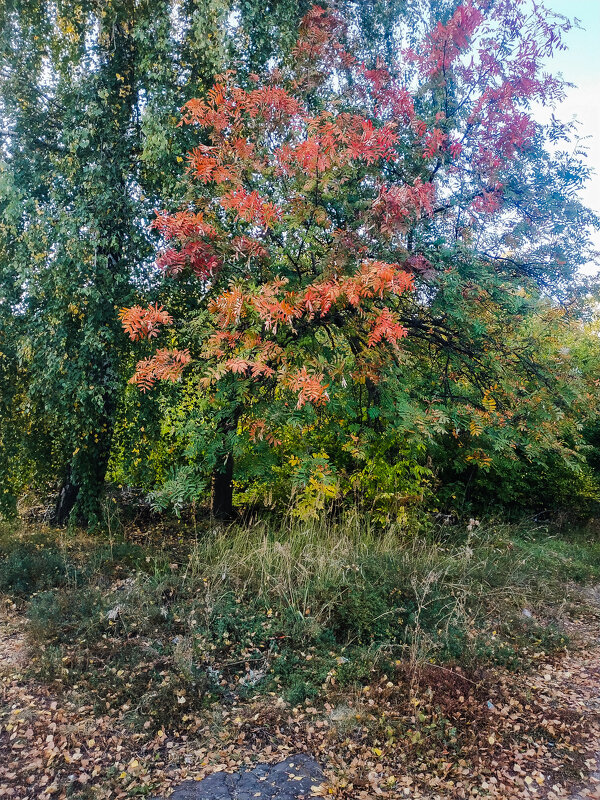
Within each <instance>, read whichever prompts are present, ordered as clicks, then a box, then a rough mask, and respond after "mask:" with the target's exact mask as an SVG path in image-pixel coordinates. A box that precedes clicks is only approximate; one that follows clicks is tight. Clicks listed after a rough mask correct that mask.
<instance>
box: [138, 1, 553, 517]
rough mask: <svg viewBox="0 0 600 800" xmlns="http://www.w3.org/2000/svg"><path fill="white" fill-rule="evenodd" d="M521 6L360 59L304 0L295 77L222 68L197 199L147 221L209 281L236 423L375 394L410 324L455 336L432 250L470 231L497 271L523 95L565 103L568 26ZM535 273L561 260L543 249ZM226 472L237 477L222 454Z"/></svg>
mask: <svg viewBox="0 0 600 800" xmlns="http://www.w3.org/2000/svg"><path fill="white" fill-rule="evenodd" d="M528 9H529V6H528V4H527V3H525V2H524V0H497V1H496V2H493V3H492V2H490V1H489V0H468V2H466V3H464V4H463V5H461V6H459V7H458V8H457V9H456V11H455V12H454V14H453V15H452V16H451V17H450V18H449V19H448V20H447V21H446V22H445V23H442V22H439V23H438V24H436V26H435V27H434V28H433V29H432V30H430V31H428V32H426V33H425V34H424V36H423V38H422V40H421V41H420V43H419V45H418V46H416V47H414V48H412V49H411V48H405V49H404V50H403V51H402V52H401V54H400V59H399V62H398V63H397V64H388V65H384V64H382V63H377V64H370V65H366V64H363V63H361V62H360V61H359V60H358V59H357V58H355V56H354V55H353V47H352V41H351V40H352V33H351V31H348V30H347V29H346V27H345V25H344V21H343V20H342V19H340V17H339V16H337V15H336V14H335V12H332V11H326V10H325V9H323V8H320V7H319V6H315V7H313V8H312V10H311V11H310V12H309V13H308V14H307V16H306V17H305V18H304V20H303V22H302V25H301V28H300V33H299V38H298V42H297V45H296V47H295V50H294V52H293V56H292V60H291V64H290V65H289V66H288V67H286V68H283V69H279V68H273V69H271V70H270V71H269V72H268V73H267V74H265V75H264V76H263V77H262V78H259V77H258V76H252V79H253V81H254V85H250V86H247V87H245V88H244V87H242V86H240V85H238V84H236V76H235V74H234V73H231V72H229V73H227V74H225V75H223V76H220V77H219V78H218V79H217V81H216V83H215V86H214V87H213V89H212V90H211V91H210V92H209V93H208V96H207V97H206V98H202V99H193V100H190V101H189V102H188V103H187V104H186V105H185V106H184V108H183V109H182V112H183V118H182V122H181V124H184V125H189V126H193V127H194V128H196V129H197V131H198V136H199V139H200V142H201V143H200V144H198V146H197V147H195V148H194V149H193V150H192V151H191V152H190V153H189V157H188V165H187V173H188V176H189V179H190V180H191V182H192V185H194V186H195V190H194V201H193V203H190V204H189V206H188V207H186V208H184V209H183V210H179V211H177V212H176V213H173V214H170V213H166V212H160V213H159V214H158V215H157V218H156V220H155V222H154V227H155V229H156V230H158V231H159V233H160V234H161V236H162V238H163V239H164V242H165V249H164V250H163V252H162V254H161V256H160V257H159V259H158V262H157V264H158V266H159V267H160V268H161V269H162V270H164V271H165V273H167V274H170V275H178V274H181V273H184V272H189V273H192V274H193V275H194V276H196V277H197V278H198V280H199V281H201V284H202V303H203V304H204V305H205V307H206V309H208V313H209V322H207V324H206V328H205V331H204V335H203V337H202V343H201V345H198V346H197V347H196V351H197V352H195V359H196V362H197V364H198V365H199V368H200V373H201V374H200V383H201V385H202V387H203V390H204V391H211V392H218V391H219V387H223V386H224V385H232V381H233V382H234V383H235V385H236V386H237V387H238V389H237V390H236V392H235V396H236V402H235V404H236V410H235V411H232V412H231V414H230V420H229V422H228V430H231V428H232V425H233V423H232V422H231V419H233V418H234V419H235V424H236V425H237V424H240V420H242V421H243V419H244V418H245V419H246V420H247V424H248V426H249V429H251V430H252V431H253V432H257V431H258V432H260V435H261V436H262V435H265V431H266V432H268V435H269V436H270V437H271V440H272V441H276V440H277V438H276V430H275V428H276V427H277V425H281V420H282V413H284V412H285V413H289V414H292V415H293V414H294V413H297V412H298V410H299V409H303V408H304V407H305V406H307V405H308V404H311V405H312V406H313V407H315V406H322V405H324V404H327V403H329V402H331V401H332V400H333V398H334V397H336V396H338V397H339V396H341V393H342V392H343V391H344V390H345V389H346V387H347V386H348V385H350V384H353V383H354V384H356V383H361V384H363V385H364V384H365V383H366V385H367V387H368V388H369V390H370V391H373V392H376V386H377V383H378V381H379V380H380V379H381V377H382V375H383V374H384V373H385V370H386V369H387V368H388V366H389V365H390V364H398V363H400V361H401V359H400V357H399V354H400V353H401V349H402V347H403V341H404V340H405V338H406V337H407V336H408V337H410V336H411V333H412V332H413V331H414V332H415V333H416V334H417V335H419V336H423V335H429V334H430V335H431V337H432V341H438V340H440V337H441V339H442V340H443V338H444V337H446V338H447V334H446V332H445V331H444V329H443V324H442V323H440V322H439V320H438V321H432V320H427V313H426V311H424V309H427V308H428V305H430V304H431V299H430V298H431V296H432V292H433V293H435V292H439V291H440V285H441V278H439V277H438V276H443V275H444V274H445V273H446V272H447V271H448V265H447V261H443V260H440V259H436V257H435V252H436V251H435V242H439V241H444V242H445V243H446V244H448V243H454V244H455V243H456V242H457V241H464V240H465V236H464V231H465V230H466V229H469V230H471V231H473V230H475V231H477V232H478V233H477V236H478V238H479V245H480V247H481V249H485V250H486V259H487V261H488V263H496V264H498V269H501V268H503V266H502V264H503V262H502V258H501V250H502V248H501V242H500V235H501V234H503V233H506V230H507V226H509V227H510V226H512V227H514V226H515V225H517V224H518V223H519V221H520V219H521V217H522V216H523V215H522V214H521V211H522V209H520V208H519V206H518V203H517V202H516V200H515V196H514V192H512V190H511V191H510V192H509V191H507V190H506V184H505V176H506V174H507V170H510V167H511V164H512V163H513V162H514V161H516V160H518V158H520V157H521V156H522V155H523V154H526V153H527V152H528V151H530V150H533V149H534V148H535V146H536V136H537V135H538V128H537V127H536V125H535V123H534V122H533V120H532V118H531V113H530V108H531V104H532V103H534V102H536V103H552V102H555V101H556V100H558V99H560V97H561V96H562V84H561V82H560V81H559V80H557V79H556V78H553V77H552V76H550V75H548V74H546V73H545V72H544V70H543V63H544V60H545V59H546V57H547V56H548V55H551V53H552V51H553V50H554V49H555V48H557V47H561V46H562V45H561V38H560V35H561V32H562V31H564V30H566V29H567V28H568V24H567V23H566V21H564V20H560V19H554V21H553V22H552V23H550V22H548V20H547V16H546V12H545V10H544V9H543V8H542V7H538V6H535V7H532V8H531V9H529V10H528ZM488 220H493V222H491V223H489V222H487V221H488ZM484 223H485V224H484ZM486 225H487V228H486ZM461 237H462V238H461ZM496 258H497V259H498V260H497V261H495V259H496ZM536 263H537V262H536ZM537 266H538V268H539V270H540V272H543V271H544V269H546V270H548V269H551V268H554V266H555V258H554V256H553V250H552V247H550V248H549V249H548V250H547V254H546V256H545V261H544V260H542V262H541V263H540V264H537ZM514 269H515V270H516V271H517V272H518V270H519V265H518V264H517V263H516V262H515V266H514ZM436 287H437V288H436ZM428 298H429V299H428ZM122 318H123V324H124V326H125V329H126V331H127V332H128V334H129V335H130V336H131V338H132V339H135V338H141V337H144V336H145V337H149V336H155V335H156V333H157V330H158V326H160V325H168V324H169V322H170V318H169V315H168V314H167V313H166V312H165V311H164V310H163V309H161V308H159V307H158V306H151V307H150V308H148V309H145V310H144V309H141V308H139V307H134V308H132V309H129V310H125V311H123V312H122ZM436 337H438V338H437V339H436ZM189 361H190V354H189V353H188V352H187V351H172V352H169V351H167V350H164V349H162V350H159V351H158V352H157V353H156V355H155V356H154V357H153V358H150V359H146V360H144V361H141V362H140V363H139V365H138V370H137V373H136V375H135V376H134V377H133V378H132V381H133V382H136V383H138V384H139V385H140V387H141V388H142V389H146V388H149V387H150V386H151V385H152V384H153V383H154V381H155V380H164V379H166V380H176V379H177V378H178V377H179V375H180V374H181V371H182V369H183V368H184V366H185V365H186V364H187V363H188V362H189ZM240 387H241V388H240ZM275 408H277V415H278V416H277V419H278V422H276V421H275V416H276V415H275V414H274V413H272V412H273V410H274V409H275ZM286 409H287V411H285V410H286ZM217 472H218V473H220V474H221V475H223V474H224V473H225V472H226V473H227V475H228V480H229V479H230V477H231V454H230V453H229V452H225V453H224V455H223V458H222V459H221V461H220V464H218V465H217ZM221 483H222V481H221ZM225 505H228V502H226V503H225ZM217 508H220V509H221V510H225V511H229V509H228V508H225V509H223V503H217Z"/></svg>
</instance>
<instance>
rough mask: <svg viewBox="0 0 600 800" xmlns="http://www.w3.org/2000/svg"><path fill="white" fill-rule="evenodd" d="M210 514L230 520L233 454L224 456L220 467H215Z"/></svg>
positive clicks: (232, 513) (232, 515)
mask: <svg viewBox="0 0 600 800" xmlns="http://www.w3.org/2000/svg"><path fill="white" fill-rule="evenodd" d="M211 511H212V515H213V516H214V517H217V519H224V520H231V519H233V518H234V516H235V514H234V512H233V454H232V453H228V454H227V455H226V456H225V463H224V464H223V465H222V466H221V469H218V468H217V469H215V471H214V472H213V480H212V508H211Z"/></svg>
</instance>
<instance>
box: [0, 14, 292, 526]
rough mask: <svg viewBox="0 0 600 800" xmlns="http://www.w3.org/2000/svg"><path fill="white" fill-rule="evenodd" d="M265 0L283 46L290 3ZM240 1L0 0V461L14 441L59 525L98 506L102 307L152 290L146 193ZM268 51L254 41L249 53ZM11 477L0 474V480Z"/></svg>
mask: <svg viewBox="0 0 600 800" xmlns="http://www.w3.org/2000/svg"><path fill="white" fill-rule="evenodd" d="M259 5H260V7H261V9H262V4H259ZM279 6H280V9H281V25H282V26H283V27H282V33H281V37H282V39H284V40H285V31H284V30H283V28H284V27H285V25H288V26H290V27H291V28H292V29H293V28H295V26H296V20H297V13H298V12H297V4H296V5H294V6H292V4H291V3H286V2H281V3H280V4H279ZM253 8H254V5H253V3H252V2H248V3H244V6H243V9H244V13H243V14H242V15H241V18H240V22H239V24H238V25H237V27H235V28H232V27H231V26H229V25H228V18H229V15H230V14H231V13H232V11H233V10H234V6H233V5H232V4H231V3H230V2H227V1H226V0H184V2H175V0H158V1H157V0H152V2H150V1H149V0H108V1H107V2H103V3H98V2H96V0H64V1H63V2H60V3H58V4H57V3H55V2H50V0H47V1H46V0H44V2H40V3H34V4H32V3H22V2H20V0H6V2H5V3H3V4H2V6H1V8H0V90H1V91H0V145H1V148H2V149H1V156H0V159H1V161H2V177H3V180H2V184H1V185H0V204H1V206H2V208H3V209H5V208H10V214H9V215H8V217H7V218H6V220H7V221H6V225H7V226H8V225H10V238H11V241H12V244H11V245H10V247H7V248H6V249H5V250H3V252H2V258H3V264H2V267H1V268H2V270H3V271H2V274H1V280H2V291H0V295H2V296H3V302H2V305H0V317H1V321H0V330H1V331H2V334H1V335H2V345H1V346H2V352H3V354H4V355H5V356H6V357H7V358H8V354H9V353H10V359H11V364H12V365H13V367H14V368H15V369H16V368H17V367H18V369H19V370H20V372H19V374H20V376H21V378H20V380H21V385H20V392H21V394H20V396H21V397H22V398H23V404H22V406H19V407H21V408H22V409H23V414H16V416H14V415H13V416H12V417H11V421H10V422H8V418H7V417H4V418H3V422H4V420H6V431H7V433H6V435H4V436H3V438H2V447H3V450H4V453H3V461H4V462H5V463H6V464H7V470H8V471H9V472H10V464H11V463H12V464H13V465H14V464H15V462H14V459H13V457H12V456H10V455H9V452H10V453H13V452H14V450H15V448H16V450H19V449H22V450H23V451H25V450H26V451H28V452H29V453H31V454H32V455H33V460H30V461H28V463H29V467H28V470H26V472H27V471H28V477H29V480H30V481H31V482H34V483H35V482H38V483H40V482H43V481H46V480H47V479H48V478H51V479H54V480H57V479H58V482H59V485H60V492H59V495H60V496H59V499H58V502H57V505H56V509H55V519H56V521H57V522H59V523H63V522H64V521H65V520H66V519H67V518H68V517H69V515H70V513H71V510H72V508H73V506H74V504H75V502H77V504H78V508H79V513H80V516H82V517H83V518H85V519H87V520H89V521H93V520H95V519H97V518H98V515H99V505H100V500H101V497H102V491H103V488H104V479H105V473H106V469H107V464H108V461H109V458H110V454H111V450H112V447H113V434H114V429H115V424H116V422H117V419H118V418H119V415H120V414H121V409H122V408H123V402H124V400H123V397H122V395H123V391H122V390H123V385H124V380H123V364H124V363H126V362H127V358H128V355H129V351H130V348H129V347H128V346H127V343H126V341H125V340H124V338H123V336H122V334H121V331H120V328H119V325H118V320H117V317H116V309H117V308H119V307H120V306H122V305H124V304H125V303H128V302H133V301H134V300H135V299H136V298H137V297H142V296H143V297H144V298H145V299H148V298H149V299H152V296H153V293H154V292H155V291H156V286H155V282H154V281H153V280H152V278H151V276H150V274H149V271H148V257H149V254H150V253H151V251H152V244H151V238H150V237H149V235H148V231H147V226H146V220H147V219H148V218H149V216H150V215H151V211H152V208H153V207H154V206H155V205H156V203H157V201H158V198H159V197H160V198H163V199H164V198H177V197H178V191H179V186H178V184H177V181H176V180H174V175H175V173H176V170H175V167H176V165H177V163H178V159H179V160H181V159H182V156H183V154H184V153H185V152H186V149H187V147H188V146H189V137H187V135H186V131H184V130H177V129H173V128H172V126H171V128H169V124H170V120H172V119H173V118H174V115H175V114H176V113H177V109H178V108H179V107H180V106H181V104H182V103H183V100H184V98H187V97H189V96H190V94H192V93H195V92H198V91H203V90H204V89H205V88H206V87H207V86H210V85H211V82H212V80H213V76H214V74H215V73H216V72H218V71H220V70H222V69H224V68H225V67H226V66H227V64H228V63H229V60H230V59H237V58H238V54H239V52H240V47H241V46H242V42H243V40H244V39H246V38H247V30H246V28H245V27H244V19H245V18H246V17H247V16H248V15H252V14H253V13H254V12H253ZM284 20H286V22H285V24H284ZM274 52H275V50H274V48H273V47H272V46H269V44H268V42H266V41H263V43H262V45H261V47H260V48H258V49H256V52H255V54H254V57H255V58H256V59H264V58H268V57H269V56H271V55H273V53H274ZM4 178H6V180H4ZM4 270H5V271H4ZM9 331H10V333H9ZM11 369H12V367H11ZM11 374H12V373H11ZM9 383H10V384H11V385H12V378H11V379H10V381H9ZM11 391H12V390H11ZM4 397H5V398H6V402H7V403H9V402H11V400H10V398H11V392H10V391H7V393H6V395H4ZM12 405H13V406H14V403H12ZM23 415H24V416H23ZM36 431H37V433H36ZM38 433H39V434H40V437H41V438H39V439H37V438H36V437H37V435H38ZM9 434H10V438H11V440H13V443H14V447H13V446H12V445H11V447H10V448H8V444H7V442H8V438H7V437H9ZM5 448H7V449H5ZM36 452H37V453H38V457H37V458H36V457H35V453H36ZM14 477H15V480H16V475H15V476H14ZM19 481H21V483H22V482H23V481H25V482H27V478H26V476H25V474H24V473H23V474H20V477H19ZM19 481H17V483H19ZM17 483H14V481H12V478H11V479H10V480H9V478H8V473H7V479H6V482H5V484H4V485H5V487H6V486H8V485H13V484H14V486H15V487H16V485H17Z"/></svg>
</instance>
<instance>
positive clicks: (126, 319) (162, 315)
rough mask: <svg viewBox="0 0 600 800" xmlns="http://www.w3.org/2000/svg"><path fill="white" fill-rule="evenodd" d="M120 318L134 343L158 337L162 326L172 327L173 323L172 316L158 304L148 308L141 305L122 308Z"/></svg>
mask: <svg viewBox="0 0 600 800" xmlns="http://www.w3.org/2000/svg"><path fill="white" fill-rule="evenodd" d="M119 318H120V320H121V324H122V325H123V328H124V330H125V332H126V333H128V334H129V338H130V339H132V340H133V341H136V340H137V339H151V338H152V337H154V336H158V332H159V330H160V326H161V325H171V323H172V322H173V318H172V317H171V315H170V314H169V313H168V312H167V311H165V309H164V308H163V307H162V306H160V305H158V304H155V305H149V306H148V307H147V308H144V307H143V306H139V305H135V306H132V307H131V308H122V309H121V310H120V311H119Z"/></svg>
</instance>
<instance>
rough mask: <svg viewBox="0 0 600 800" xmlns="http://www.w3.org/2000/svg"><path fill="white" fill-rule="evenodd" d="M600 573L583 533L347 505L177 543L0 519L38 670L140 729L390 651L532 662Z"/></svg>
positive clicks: (367, 677) (556, 641)
mask: <svg viewBox="0 0 600 800" xmlns="http://www.w3.org/2000/svg"><path fill="white" fill-rule="evenodd" d="M471 527H473V526H471ZM598 580H600V543H597V542H596V541H594V539H593V537H590V536H584V535H583V534H573V533H571V534H569V535H565V534H562V535H558V534H552V533H551V532H550V531H549V529H548V528H546V527H539V526H538V527H532V526H531V525H521V526H507V525H500V524H491V523H490V524H488V525H480V526H478V527H474V529H473V530H468V529H467V528H459V527H458V526H453V527H448V528H439V529H438V530H436V531H435V532H430V533H429V534H428V535H420V536H419V537H413V536H411V535H409V534H407V533H406V531H405V530H404V531H402V530H396V529H394V528H392V527H390V528H388V529H386V530H384V531H382V530H381V529H379V528H376V527H373V526H370V525H369V523H368V522H366V521H365V520H364V519H362V518H361V517H360V516H359V515H358V514H355V515H349V516H347V517H345V518H344V519H342V520H338V521H328V522H323V523H321V524H319V525H317V524H314V523H301V522H299V521H297V520H296V521H286V522H284V523H281V524H280V525H279V526H273V525H269V524H267V523H266V522H259V523H255V524H252V525H243V526H242V525H233V526H231V527H228V528H226V527H214V528H212V529H208V530H205V531H203V532H202V533H197V535H196V536H194V538H193V539H192V540H190V541H189V543H188V544H187V546H186V547H185V548H182V547H181V546H177V547H175V548H173V549H157V548H152V547H149V546H147V547H143V546H141V545H138V544H134V543H132V542H129V541H127V540H125V539H122V540H120V541H115V540H112V539H103V538H101V537H96V538H91V537H86V536H84V535H82V534H79V533H77V532H72V533H70V534H69V533H66V532H62V533H59V534H56V533H54V532H51V531H49V530H36V531H33V532H32V531H31V530H27V529H23V528H21V529H19V528H8V527H5V528H0V592H2V593H4V594H6V595H9V596H10V597H11V598H12V599H13V601H14V602H15V603H18V604H21V605H22V606H23V607H24V608H26V613H27V616H28V619H29V638H30V643H31V648H32V654H33V658H32V661H31V665H30V670H31V671H32V673H34V674H35V675H36V676H37V677H38V678H42V679H44V680H47V681H56V682H60V683H61V684H63V685H65V686H67V687H71V688H72V689H74V690H75V691H76V692H78V693H80V694H81V695H83V696H85V697H86V698H87V699H91V700H92V702H94V703H95V705H96V708H97V709H98V710H99V711H102V710H107V709H111V708H120V709H121V710H122V711H123V712H124V713H125V715H126V716H127V717H128V718H129V720H130V722H131V723H132V724H134V725H136V726H143V727H145V728H153V727H159V726H168V725H169V724H175V722H176V721H177V719H178V718H179V717H181V716H186V715H188V716H189V715H190V714H194V713H196V712H198V711H199V710H200V709H201V708H202V707H204V706H206V705H209V704H211V703H213V702H214V701H215V700H218V701H219V702H220V703H223V704H228V703H233V702H236V701H238V700H240V699H244V698H246V697H249V696H251V695H255V694H257V693H269V692H271V693H275V694H277V695H278V696H279V695H283V697H284V698H285V699H286V700H287V701H288V702H290V703H292V704H298V703H301V702H303V701H305V700H307V699H311V698H317V697H319V696H320V695H321V694H322V693H323V692H324V691H325V692H327V691H328V690H332V689H333V688H334V687H335V688H336V689H338V688H340V687H342V688H343V687H358V686H361V685H362V684H367V683H369V682H370V681H371V680H372V679H373V678H374V677H376V676H377V675H382V674H384V673H385V672H386V671H389V670H391V669H398V666H399V665H401V666H402V668H403V669H405V670H406V673H407V674H408V675H410V676H415V675H418V672H419V670H420V669H421V668H422V667H423V666H424V665H425V664H437V665H442V666H443V665H446V667H450V668H454V667H457V666H458V667H460V668H461V669H462V670H463V671H467V672H471V673H472V674H475V673H476V672H477V671H478V670H480V669H481V668H482V667H485V666H487V665H492V664H501V665H502V666H505V667H508V668H509V669H522V668H526V667H527V666H528V664H530V663H532V662H535V660H536V659H537V658H539V657H540V656H541V655H544V654H547V653H549V652H552V651H556V650H557V649H560V648H561V647H564V645H565V644H566V638H565V636H564V634H563V633H562V632H561V628H560V617H561V614H562V613H563V611H564V606H565V603H568V602H569V596H570V593H571V592H572V591H573V589H572V586H573V585H574V584H576V583H586V582H594V581H598Z"/></svg>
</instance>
